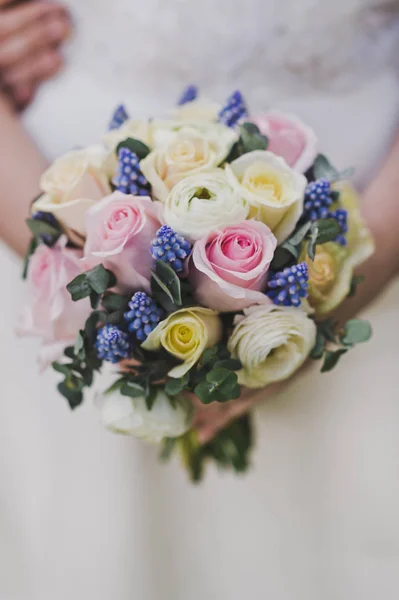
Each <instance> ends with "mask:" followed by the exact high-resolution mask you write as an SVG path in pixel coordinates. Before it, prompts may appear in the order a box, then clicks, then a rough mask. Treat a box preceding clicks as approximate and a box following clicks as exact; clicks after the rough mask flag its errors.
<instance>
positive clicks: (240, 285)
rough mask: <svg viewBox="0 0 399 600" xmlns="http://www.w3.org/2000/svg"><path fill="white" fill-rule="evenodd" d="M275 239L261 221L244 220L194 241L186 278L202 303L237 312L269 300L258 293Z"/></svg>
mask: <svg viewBox="0 0 399 600" xmlns="http://www.w3.org/2000/svg"><path fill="white" fill-rule="evenodd" d="M276 245H277V240H276V238H275V237H274V235H273V234H272V232H271V231H270V229H269V228H268V227H267V225H265V224H264V223H261V222H260V221H254V220H250V221H244V222H243V223H241V224H240V225H231V226H230V227H225V228H224V229H221V230H219V231H215V232H213V233H211V234H209V235H208V236H206V237H204V238H202V239H200V240H198V241H197V242H195V244H194V248H193V255H192V257H193V263H194V267H193V266H192V265H191V268H190V279H191V283H192V284H193V286H194V290H195V297H196V299H197V300H198V302H200V304H202V305H203V306H207V307H209V308H213V309H214V310H218V311H221V312H230V311H238V310H242V309H244V308H248V307H249V306H252V305H253V304H261V303H263V302H270V300H269V299H268V298H267V296H265V294H263V293H262V291H261V290H263V289H264V287H265V285H266V280H267V271H268V269H269V265H270V262H271V260H272V258H273V254H274V250H275V249H276Z"/></svg>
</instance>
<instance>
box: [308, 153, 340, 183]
mask: <svg viewBox="0 0 399 600" xmlns="http://www.w3.org/2000/svg"><path fill="white" fill-rule="evenodd" d="M313 173H314V176H315V179H320V178H321V177H323V178H325V179H328V180H330V181H336V180H337V179H339V173H338V171H337V170H336V169H335V168H334V167H333V166H332V164H331V163H330V161H329V160H328V158H327V157H326V156H324V154H318V155H317V156H316V160H315V162H314V164H313Z"/></svg>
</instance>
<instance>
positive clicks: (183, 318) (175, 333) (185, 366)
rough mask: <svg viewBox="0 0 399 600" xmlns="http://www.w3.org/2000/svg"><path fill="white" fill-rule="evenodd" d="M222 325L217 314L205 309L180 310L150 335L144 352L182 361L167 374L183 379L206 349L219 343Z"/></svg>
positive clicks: (145, 343)
mask: <svg viewBox="0 0 399 600" xmlns="http://www.w3.org/2000/svg"><path fill="white" fill-rule="evenodd" d="M221 336H222V324H221V322H220V319H219V316H218V313H217V312H215V311H213V310H209V309H208V308H201V307H193V308H183V309H181V310H178V311H176V312H174V313H173V314H171V315H170V316H169V317H168V318H167V319H165V320H164V321H161V323H159V325H158V326H157V327H156V328H155V329H154V331H152V332H151V333H150V335H149V336H148V337H147V339H146V341H145V342H144V343H143V344H142V347H143V348H144V350H150V351H151V350H159V349H160V348H164V349H165V350H166V351H167V352H169V353H170V354H172V355H173V356H175V357H176V358H177V359H179V360H181V361H182V364H180V365H178V366H177V367H174V368H173V369H172V370H171V371H169V373H168V375H169V377H177V378H178V377H183V375H185V373H187V371H189V370H190V369H191V367H193V366H194V365H195V363H196V362H197V361H198V360H199V359H200V358H201V355H202V353H203V352H204V350H206V348H211V347H212V346H214V345H215V344H217V343H218V342H219V341H220V338H221Z"/></svg>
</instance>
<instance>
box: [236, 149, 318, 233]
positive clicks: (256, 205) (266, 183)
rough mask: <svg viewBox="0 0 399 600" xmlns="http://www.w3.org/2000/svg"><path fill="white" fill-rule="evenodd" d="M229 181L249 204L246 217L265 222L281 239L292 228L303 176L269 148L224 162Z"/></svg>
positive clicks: (297, 214) (298, 209) (299, 206)
mask: <svg viewBox="0 0 399 600" xmlns="http://www.w3.org/2000/svg"><path fill="white" fill-rule="evenodd" d="M225 168H226V173H227V177H228V179H229V181H230V183H231V185H232V186H233V187H234V188H235V189H236V190H237V191H238V192H239V193H240V194H241V195H242V196H243V198H245V200H246V201H247V202H248V203H249V204H250V206H251V210H250V214H249V218H250V219H251V218H254V219H256V220H258V221H262V222H263V223H265V225H267V226H268V227H269V228H270V229H271V230H272V232H273V233H274V235H275V236H276V238H277V241H278V242H279V243H280V242H282V241H284V240H285V239H286V238H287V237H288V236H289V234H290V233H292V231H293V230H294V229H295V225H296V224H297V222H298V220H299V218H300V216H301V214H302V211H303V200H304V193H305V188H306V185H307V181H306V178H305V177H304V175H301V174H300V173H296V172H295V171H293V170H292V169H291V168H290V167H289V166H288V165H287V163H286V162H285V160H284V159H282V158H280V157H279V156H276V155H275V154H273V153H272V152H267V151H263V150H256V151H254V152H248V153H247V154H244V155H243V156H240V158H238V159H237V160H234V161H233V162H232V163H231V164H230V165H226V167H225Z"/></svg>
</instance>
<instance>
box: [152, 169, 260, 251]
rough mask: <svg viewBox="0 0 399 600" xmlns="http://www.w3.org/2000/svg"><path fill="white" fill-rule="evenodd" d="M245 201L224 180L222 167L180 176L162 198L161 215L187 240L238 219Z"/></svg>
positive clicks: (245, 211) (244, 211) (244, 215)
mask: <svg viewBox="0 0 399 600" xmlns="http://www.w3.org/2000/svg"><path fill="white" fill-rule="evenodd" d="M248 213H249V205H248V203H247V202H246V201H245V200H244V199H243V198H242V196H241V195H240V194H239V192H238V191H235V190H234V189H233V188H232V186H231V185H230V184H229V182H228V181H227V178H226V175H225V173H224V171H223V170H222V169H214V170H213V171H209V172H208V173H200V174H199V175H192V176H190V177H187V178H186V179H183V180H182V181H181V182H180V183H178V184H177V185H176V186H175V187H174V188H173V190H172V191H171V192H170V193H169V195H168V196H167V198H166V201H165V208H164V219H165V221H166V223H167V224H168V225H170V227H172V229H174V230H175V231H177V232H178V233H180V234H181V235H183V236H184V237H187V238H189V239H191V240H198V239H200V238H201V237H202V236H204V235H207V234H208V233H210V232H211V231H214V230H216V229H220V228H222V227H227V226H228V225H235V224H238V223H242V222H243V221H245V219H246V218H247V217H248Z"/></svg>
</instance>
